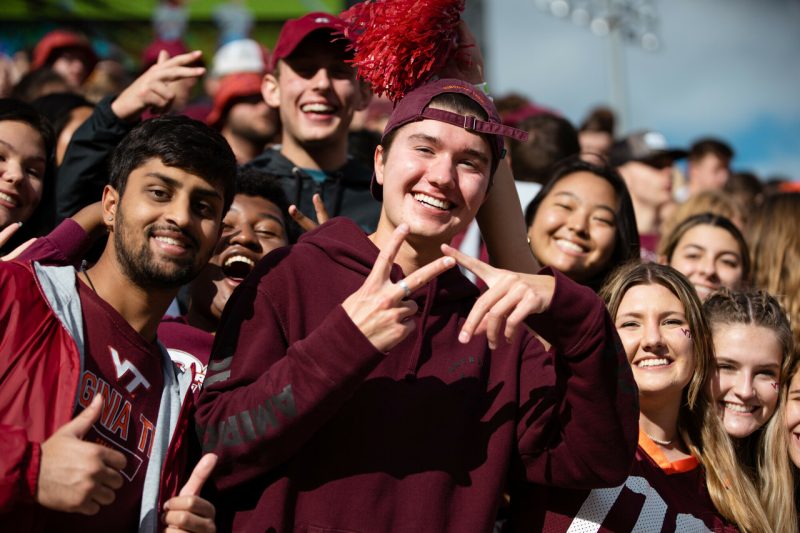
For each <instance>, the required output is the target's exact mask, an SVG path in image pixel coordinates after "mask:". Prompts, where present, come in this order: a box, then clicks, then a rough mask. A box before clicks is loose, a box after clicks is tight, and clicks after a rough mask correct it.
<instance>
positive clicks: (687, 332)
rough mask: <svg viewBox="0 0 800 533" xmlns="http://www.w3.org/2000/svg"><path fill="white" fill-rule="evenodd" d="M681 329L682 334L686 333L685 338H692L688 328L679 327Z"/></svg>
mask: <svg viewBox="0 0 800 533" xmlns="http://www.w3.org/2000/svg"><path fill="white" fill-rule="evenodd" d="M681 331H682V332H683V334H684V335H686V338H687V339H691V338H692V332H691V331H689V330H688V329H686V328H681Z"/></svg>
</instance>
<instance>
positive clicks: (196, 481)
mask: <svg viewBox="0 0 800 533" xmlns="http://www.w3.org/2000/svg"><path fill="white" fill-rule="evenodd" d="M217 459H218V457H217V456H216V455H215V454H213V453H207V454H205V455H204V456H203V457H202V459H200V460H199V461H198V462H197V465H196V466H195V467H194V470H192V475H191V476H189V481H187V482H186V485H184V486H183V488H182V489H181V491H180V492H179V493H178V496H197V495H199V494H200V491H201V490H202V489H203V485H204V484H205V482H206V480H208V477H209V476H210V475H211V472H212V471H213V470H214V467H215V466H217Z"/></svg>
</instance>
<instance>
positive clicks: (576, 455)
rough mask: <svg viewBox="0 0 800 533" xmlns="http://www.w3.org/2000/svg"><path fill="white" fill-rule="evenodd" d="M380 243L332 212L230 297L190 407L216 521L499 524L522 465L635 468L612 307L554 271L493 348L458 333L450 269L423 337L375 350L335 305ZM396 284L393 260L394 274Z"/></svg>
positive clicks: (555, 477)
mask: <svg viewBox="0 0 800 533" xmlns="http://www.w3.org/2000/svg"><path fill="white" fill-rule="evenodd" d="M377 255H378V249H377V248H376V247H375V246H374V245H373V244H372V242H371V241H370V240H369V239H368V238H367V236H366V235H365V234H364V233H363V232H362V231H361V230H360V229H359V228H358V227H357V226H356V225H355V224H354V223H352V222H350V221H348V220H346V219H334V220H332V221H330V222H328V223H327V224H325V225H323V226H321V227H320V228H318V229H317V230H315V231H313V232H311V233H309V234H307V235H306V236H305V237H304V238H302V239H301V240H300V243H299V244H297V245H295V246H293V247H290V248H284V249H280V250H276V251H274V252H273V253H271V254H269V255H268V256H267V257H265V258H264V259H263V260H262V261H261V263H259V264H258V265H257V266H256V269H255V270H254V271H253V272H252V273H251V275H250V276H249V277H248V278H247V280H245V282H244V283H243V284H242V285H241V286H240V287H239V288H238V289H237V290H236V291H235V293H234V295H233V297H232V298H231V301H230V302H229V303H228V306H227V307H226V310H225V313H224V314H223V318H222V325H221V328H220V330H219V331H218V334H217V338H216V340H215V345H214V349H213V353H212V359H211V361H210V363H209V366H208V374H207V377H206V381H205V385H204V388H203V392H202V393H201V396H200V400H199V402H200V404H199V408H198V412H197V418H196V419H197V423H198V426H199V428H198V431H199V432H200V433H201V440H202V441H203V444H204V449H205V451H214V452H216V453H217V454H219V455H220V462H219V464H218V465H217V468H216V470H215V472H214V475H213V478H212V479H213V483H214V485H215V486H216V489H217V490H218V491H219V496H218V497H217V498H215V504H216V506H217V512H218V525H219V527H220V528H221V529H222V530H225V529H228V528H232V529H235V530H239V531H248V532H249V531H278V532H281V531H301V532H322V531H347V532H367V531H370V532H371V531H410V532H411V531H413V532H420V531H437V532H444V531H453V532H465V531H490V530H491V528H492V524H493V521H494V519H495V516H496V513H497V508H498V503H499V501H500V495H501V493H502V491H503V489H504V488H505V486H506V481H507V477H508V471H509V469H510V468H511V467H512V463H513V464H516V465H519V468H521V469H523V470H524V472H525V475H526V477H527V479H528V480H529V481H531V482H535V483H539V484H552V485H557V486H563V487H574V488H593V487H602V486H614V485H618V484H620V483H622V482H623V481H624V479H625V478H626V476H627V474H628V472H629V470H630V465H631V461H632V460H633V454H634V450H635V448H636V438H637V419H638V402H637V390H636V386H635V384H634V381H633V377H632V375H631V371H630V368H629V365H628V363H627V361H626V358H625V354H624V352H623V350H622V348H621V345H620V343H619V340H618V338H617V336H616V332H615V329H614V326H613V323H612V321H611V319H610V318H609V316H608V314H607V312H606V310H605V307H604V306H603V303H602V301H601V300H600V299H599V298H598V297H597V296H596V295H595V294H594V293H593V292H592V291H591V290H590V289H588V288H586V287H583V286H581V285H578V284H576V283H574V282H572V281H570V280H569V279H567V278H566V277H565V276H563V275H561V274H559V273H555V272H551V271H547V272H549V273H551V274H553V275H554V276H555V277H556V289H555V294H554V297H553V301H552V305H551V307H550V309H549V310H548V311H546V312H544V313H542V314H539V315H532V316H531V317H529V318H528V320H527V325H528V326H529V327H530V328H533V329H534V330H536V331H537V332H539V333H541V335H542V336H543V337H544V338H545V339H546V340H547V341H548V342H550V343H552V349H551V350H550V351H547V350H545V348H544V347H543V345H542V343H541V342H540V341H539V340H538V339H537V338H536V336H535V335H534V334H533V332H531V331H530V330H527V329H526V328H523V329H524V331H522V332H520V333H519V334H517V335H516V336H515V338H514V339H513V340H512V342H511V343H509V344H505V345H502V346H500V347H498V348H497V349H496V350H494V351H492V350H490V349H489V348H488V344H487V341H486V338H485V336H477V337H475V338H473V339H472V340H471V341H470V343H469V344H466V345H463V344H461V343H459V342H458V340H457V337H458V332H459V331H460V328H461V327H462V325H463V323H464V321H465V319H466V317H467V315H468V314H469V311H470V309H471V307H472V304H473V303H474V301H475V299H476V298H477V296H478V291H477V290H476V288H475V286H474V285H472V284H471V283H470V282H469V281H468V280H466V278H464V277H463V276H462V275H461V274H460V273H459V272H458V271H457V270H451V271H448V272H446V273H444V274H442V275H441V276H439V277H438V278H437V279H435V280H434V281H432V282H431V283H429V284H428V285H427V286H425V287H423V288H421V289H419V290H417V291H416V292H414V293H413V294H412V295H411V296H410V298H411V299H413V300H414V301H415V302H416V303H417V304H418V305H419V309H420V311H419V312H418V314H417V315H416V316H415V317H414V318H413V320H415V322H416V329H415V331H414V333H412V334H411V336H409V337H408V338H406V339H405V340H403V341H402V342H401V343H400V344H398V345H397V346H396V347H395V348H393V349H392V350H391V351H389V352H388V353H381V352H379V351H377V350H376V349H375V348H374V347H373V346H372V345H371V344H370V342H369V341H368V340H367V339H366V337H364V335H363V334H361V332H360V331H359V330H358V328H357V327H356V326H355V325H354V324H353V322H352V321H351V320H350V318H349V317H348V315H347V314H346V313H345V311H344V309H343V308H342V307H341V305H340V303H341V302H342V301H343V300H344V299H345V298H346V297H347V296H348V295H350V294H351V293H353V292H354V291H355V290H356V289H357V288H358V287H360V286H361V284H362V283H363V282H364V279H365V278H366V276H367V274H368V273H369V271H370V270H371V268H372V265H373V264H374V262H375V259H376V258H377ZM402 277H403V273H402V271H401V269H400V267H398V266H397V265H395V266H394V268H393V271H392V276H391V278H392V280H394V281H396V280H398V279H400V278H402Z"/></svg>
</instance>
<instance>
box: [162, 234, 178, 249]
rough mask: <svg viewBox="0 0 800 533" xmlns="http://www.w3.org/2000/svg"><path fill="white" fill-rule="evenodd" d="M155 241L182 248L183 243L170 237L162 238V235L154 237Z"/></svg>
mask: <svg viewBox="0 0 800 533" xmlns="http://www.w3.org/2000/svg"><path fill="white" fill-rule="evenodd" d="M156 240H157V241H161V242H163V243H164V244H171V245H172V246H181V247H182V246H183V243H182V242H181V241H179V240H177V239H173V238H172V237H164V236H162V235H158V236H156Z"/></svg>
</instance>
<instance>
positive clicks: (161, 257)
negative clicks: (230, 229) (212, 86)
mask: <svg viewBox="0 0 800 533" xmlns="http://www.w3.org/2000/svg"><path fill="white" fill-rule="evenodd" d="M223 203H224V202H223V190H222V185H218V186H214V185H212V184H210V183H209V182H208V181H206V180H205V179H203V178H201V177H199V176H195V175H193V174H189V173H188V172H186V171H184V170H181V169H179V168H175V167H168V166H165V165H164V164H163V163H162V162H161V160H160V159H158V158H153V159H149V160H147V161H146V162H145V164H143V165H141V166H140V167H138V168H136V169H134V170H133V172H131V173H130V175H129V176H128V181H127V184H126V186H125V191H124V194H123V195H122V197H121V198H120V197H119V195H118V193H117V191H115V190H114V189H113V188H111V187H110V186H109V187H107V188H106V191H105V193H104V197H103V204H104V206H103V207H104V215H106V216H112V217H113V218H114V228H113V247H114V252H115V253H114V256H115V257H116V260H117V262H118V263H119V266H120V268H121V270H122V272H123V273H124V274H125V276H126V277H127V278H128V279H130V280H131V281H133V282H134V283H135V284H136V285H138V286H140V287H153V288H175V287H178V286H180V285H183V284H185V283H187V282H188V281H190V280H191V279H192V278H194V277H195V276H196V275H197V273H198V272H199V271H200V269H202V268H203V267H204V266H205V264H206V263H207V262H208V259H209V257H210V256H211V254H212V252H213V251H214V247H215V246H216V243H217V239H218V237H219V234H220V229H221V219H222V209H223Z"/></svg>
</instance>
